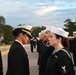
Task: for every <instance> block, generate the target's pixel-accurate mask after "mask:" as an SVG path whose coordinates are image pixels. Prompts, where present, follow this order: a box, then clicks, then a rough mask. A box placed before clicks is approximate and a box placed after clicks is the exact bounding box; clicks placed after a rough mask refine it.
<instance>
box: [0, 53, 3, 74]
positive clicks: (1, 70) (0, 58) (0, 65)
mask: <svg viewBox="0 0 76 75" xmlns="http://www.w3.org/2000/svg"><path fill="white" fill-rule="evenodd" d="M0 75H3V65H2V56H1V52H0Z"/></svg>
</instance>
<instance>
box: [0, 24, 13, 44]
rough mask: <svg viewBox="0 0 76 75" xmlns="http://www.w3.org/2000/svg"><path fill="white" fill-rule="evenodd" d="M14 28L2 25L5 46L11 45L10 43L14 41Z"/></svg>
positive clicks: (0, 30) (1, 31) (1, 32)
mask: <svg viewBox="0 0 76 75" xmlns="http://www.w3.org/2000/svg"><path fill="white" fill-rule="evenodd" d="M12 29H13V28H12V27H11V26H10V25H2V24H0V35H1V34H3V37H4V40H3V41H2V42H4V43H5V44H9V43H10V41H13V40H14V37H13V35H12Z"/></svg>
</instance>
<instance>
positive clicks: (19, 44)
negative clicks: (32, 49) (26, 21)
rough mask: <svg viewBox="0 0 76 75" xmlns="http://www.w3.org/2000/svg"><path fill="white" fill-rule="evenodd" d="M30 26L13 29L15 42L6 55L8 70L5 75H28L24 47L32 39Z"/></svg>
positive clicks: (26, 56)
mask: <svg viewBox="0 0 76 75" xmlns="http://www.w3.org/2000/svg"><path fill="white" fill-rule="evenodd" d="M31 28H32V26H29V25H26V26H18V27H15V28H14V29H13V32H12V33H13V36H15V41H14V42H13V44H12V45H11V47H10V50H9V53H8V68H7V73H6V75H30V72H29V60H28V55H27V53H26V51H25V48H24V45H23V44H26V43H27V42H28V41H29V39H30V38H31V37H32V35H31Z"/></svg>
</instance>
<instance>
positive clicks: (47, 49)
mask: <svg viewBox="0 0 76 75" xmlns="http://www.w3.org/2000/svg"><path fill="white" fill-rule="evenodd" d="M53 51H54V47H52V46H50V45H49V44H48V43H47V44H46V45H45V46H44V47H43V49H42V52H41V56H40V63H39V75H44V71H45V67H46V65H47V60H48V58H49V57H50V56H51V54H52V52H53Z"/></svg>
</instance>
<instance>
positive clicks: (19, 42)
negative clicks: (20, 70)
mask: <svg viewBox="0 0 76 75" xmlns="http://www.w3.org/2000/svg"><path fill="white" fill-rule="evenodd" d="M15 41H16V42H18V43H20V44H21V45H22V46H23V47H24V45H23V44H22V43H21V42H20V41H19V40H15Z"/></svg>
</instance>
